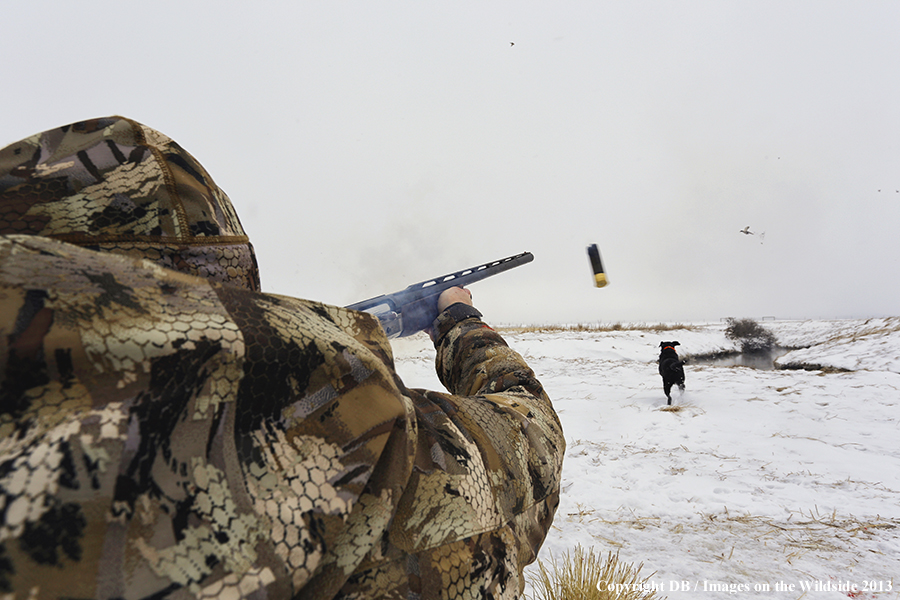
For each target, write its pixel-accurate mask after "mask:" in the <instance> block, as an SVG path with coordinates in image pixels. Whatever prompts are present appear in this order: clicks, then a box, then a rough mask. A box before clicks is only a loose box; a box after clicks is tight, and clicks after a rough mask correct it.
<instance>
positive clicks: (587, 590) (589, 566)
mask: <svg viewBox="0 0 900 600" xmlns="http://www.w3.org/2000/svg"><path fill="white" fill-rule="evenodd" d="M551 560H552V561H553V562H552V564H551V565H550V566H549V567H548V566H546V565H545V564H544V561H538V571H539V572H538V575H535V576H533V577H532V578H531V585H532V588H533V589H534V594H533V595H532V596H529V598H531V599H532V600H650V599H651V598H657V595H656V590H654V589H652V586H651V585H650V584H648V583H647V581H648V580H649V579H650V577H652V576H653V574H651V575H649V576H647V577H643V578H642V577H640V572H641V568H642V567H643V566H644V565H643V563H641V564H639V565H638V566H636V567H635V566H634V565H632V564H630V563H623V562H619V553H618V552H616V553H615V554H613V553H612V552H610V553H608V554H607V555H606V558H605V559H604V558H603V555H602V553H601V554H594V550H593V549H591V550H589V551H588V552H587V553H585V551H584V549H583V548H582V547H581V546H576V547H575V549H574V551H573V553H572V555H569V553H566V554H565V556H564V557H563V560H562V562H561V563H559V562H557V561H555V560H553V557H552V555H551Z"/></svg>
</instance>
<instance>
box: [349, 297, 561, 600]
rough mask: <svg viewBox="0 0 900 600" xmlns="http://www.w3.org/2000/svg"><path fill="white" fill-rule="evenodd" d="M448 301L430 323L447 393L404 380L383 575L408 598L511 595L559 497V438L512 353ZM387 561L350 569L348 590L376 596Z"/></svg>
mask: <svg viewBox="0 0 900 600" xmlns="http://www.w3.org/2000/svg"><path fill="white" fill-rule="evenodd" d="M450 312H451V311H445V313H442V315H441V316H439V318H438V320H437V322H436V326H435V334H436V337H437V339H438V342H437V344H436V347H437V350H438V354H437V369H438V374H439V376H440V378H441V381H442V382H443V383H444V384H445V386H446V387H447V388H448V390H449V391H451V392H454V393H453V394H441V393H437V392H433V391H426V390H407V394H408V396H409V397H410V398H411V399H412V401H413V403H414V405H415V408H416V416H417V419H416V422H417V427H418V436H417V447H416V459H415V468H414V470H413V472H412V473H411V475H410V478H409V481H408V482H407V485H406V489H405V490H404V493H403V496H402V498H401V500H400V503H399V506H398V508H397V513H396V516H395V517H394V522H393V523H392V526H391V530H390V534H389V540H390V541H391V542H392V546H393V547H394V548H395V551H396V550H399V551H400V553H399V554H400V555H401V556H404V559H403V560H404V561H405V564H404V565H403V567H404V568H405V573H404V572H403V569H401V568H399V567H395V568H394V575H393V577H394V578H397V577H402V576H403V575H405V576H406V580H407V581H408V582H410V584H413V583H415V584H416V585H415V587H413V586H412V585H410V587H409V588H407V589H409V590H410V591H411V592H413V593H415V594H417V597H423V598H517V597H519V595H520V594H521V593H522V591H523V588H524V580H523V575H522V570H523V568H524V567H525V566H526V565H527V564H528V563H530V562H532V561H533V560H534V559H535V557H536V554H537V551H538V549H539V548H540V546H541V544H542V542H543V539H544V537H545V535H546V533H547V531H548V530H549V528H550V525H551V522H552V519H553V515H554V513H555V511H556V507H557V505H558V503H559V477H560V470H561V466H562V462H561V461H562V456H563V453H564V451H565V442H564V438H563V435H562V430H561V427H560V424H559V420H558V417H557V416H556V413H555V412H554V410H553V407H552V406H551V403H550V400H549V399H548V398H547V395H546V394H545V393H544V390H543V388H542V387H541V385H540V383H539V382H538V381H537V379H536V378H535V376H534V373H533V372H532V371H531V369H530V368H528V366H527V365H526V364H525V361H524V360H523V359H522V357H521V356H519V355H518V354H517V353H516V352H514V351H513V350H511V349H510V348H509V347H508V346H507V344H506V343H505V342H504V341H503V339H502V338H501V337H500V336H499V335H498V334H497V333H496V332H495V331H493V330H492V329H490V328H489V327H488V326H487V325H485V324H484V323H483V322H482V321H481V320H480V319H478V318H463V319H462V320H460V321H459V322H457V321H456V319H454V318H453V317H452V316H451V315H450ZM395 564H396V563H395ZM392 566H393V565H392V564H391V563H385V564H382V565H381V566H380V567H378V568H373V569H372V571H371V572H369V573H366V572H365V571H363V570H362V569H361V570H360V571H359V572H358V573H357V574H356V576H355V578H351V580H350V583H352V584H358V585H359V587H353V588H352V589H353V590H354V591H357V590H359V591H362V592H363V595H364V596H365V597H374V596H379V595H380V593H382V592H385V591H387V590H386V589H384V588H380V587H378V585H377V584H376V582H377V581H378V577H379V576H380V577H381V578H382V579H386V580H389V579H391V577H387V576H386V575H385V573H391V567H392ZM413 574H415V577H412V575H413ZM373 592H374V593H373Z"/></svg>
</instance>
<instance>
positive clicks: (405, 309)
mask: <svg viewBox="0 0 900 600" xmlns="http://www.w3.org/2000/svg"><path fill="white" fill-rule="evenodd" d="M532 260H534V255H533V254H531V252H523V253H521V254H516V255H515V256H509V257H507V258H501V259H500V260H495V261H493V262H489V263H485V264H483V265H479V266H477V267H472V268H471V269H463V270H462V271H457V272H456V273H450V274H449V275H444V276H443V277H437V278H435V279H429V280H428V281H422V282H420V283H414V284H412V285H411V286H409V287H407V288H406V289H404V290H401V291H399V292H394V293H393V294H382V295H381V296H376V297H375V298H369V299H368V300H363V301H362V302H357V303H356V304H351V305H349V306H347V308H350V309H352V310H361V311H365V312H367V313H371V314H373V315H375V316H376V317H378V320H379V321H381V327H382V328H383V329H384V332H385V333H386V334H387V336H388V338H395V337H405V336H408V335H412V334H414V333H417V332H419V331H422V330H423V329H427V328H428V327H431V323H432V322H433V321H434V320H435V319H436V318H437V315H438V309H437V301H438V296H440V295H441V292H443V291H444V290H446V289H448V288H451V287H456V286H459V287H463V286H466V285H469V284H470V283H475V282H476V281H481V280H482V279H487V278H488V277H491V276H492V275H496V274H498V273H502V272H503V271H508V270H510V269H512V268H514V267H518V266H520V265H524V264H525V263H529V262H531V261H532Z"/></svg>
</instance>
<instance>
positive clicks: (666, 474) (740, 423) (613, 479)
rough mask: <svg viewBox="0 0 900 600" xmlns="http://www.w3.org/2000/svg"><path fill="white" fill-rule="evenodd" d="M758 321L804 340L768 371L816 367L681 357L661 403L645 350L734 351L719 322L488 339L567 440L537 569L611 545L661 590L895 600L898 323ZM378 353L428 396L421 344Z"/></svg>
mask: <svg viewBox="0 0 900 600" xmlns="http://www.w3.org/2000/svg"><path fill="white" fill-rule="evenodd" d="M762 324H763V325H764V326H765V327H767V328H768V329H770V330H771V331H773V332H774V333H775V334H776V335H777V337H778V338H779V342H780V343H781V345H784V346H791V347H800V346H808V348H805V349H802V350H794V351H792V352H790V353H789V354H787V355H785V356H783V357H781V358H779V360H778V363H779V364H788V363H793V364H795V365H796V364H798V363H806V364H807V365H817V366H823V367H826V370H825V371H822V370H802V369H792V370H755V369H750V368H746V367H720V366H708V365H702V364H696V363H689V364H688V366H687V367H686V372H687V375H686V383H687V389H686V391H685V392H684V394H683V395H681V396H680V395H679V394H678V392H675V393H673V397H674V399H675V402H674V403H675V405H676V406H677V408H678V410H676V411H668V410H663V409H664V408H665V404H666V401H665V396H664V395H663V393H662V386H661V379H660V377H659V375H658V374H657V371H656V368H657V367H656V356H657V352H658V345H659V342H660V341H662V340H678V341H679V342H681V346H679V351H680V353H681V354H682V355H683V356H686V355H692V356H697V355H702V354H709V353H714V352H720V351H723V350H732V349H734V343H733V342H731V341H729V340H728V339H727V338H726V337H725V334H724V326H723V325H722V324H720V323H716V324H704V325H692V326H690V327H689V328H688V329H689V330H687V329H682V330H675V331H660V332H653V331H613V332H574V331H572V332H564V331H549V332H522V333H514V332H505V333H504V337H505V338H506V339H507V341H508V342H509V344H510V346H512V347H513V348H514V349H516V350H517V351H518V352H519V353H521V354H522V355H523V356H525V358H526V359H527V360H528V363H529V364H530V365H531V366H532V368H534V370H535V372H536V373H537V375H538V377H539V378H540V380H541V381H542V383H543V384H544V386H545V387H546V389H547V391H548V393H549V395H550V397H551V398H552V400H553V402H554V405H555V407H556V409H557V411H558V412H559V415H560V418H561V420H562V423H563V428H564V431H565V433H566V440H567V443H568V448H567V451H566V458H565V462H564V468H563V492H562V499H561V503H560V507H559V510H558V512H557V516H556V519H555V521H554V526H553V529H552V530H551V532H550V534H549V536H548V538H547V541H546V543H545V544H544V547H543V549H542V551H541V556H540V558H541V559H542V560H545V561H546V560H549V559H550V557H551V553H552V555H553V556H556V557H560V556H561V555H562V554H564V553H565V552H567V551H570V550H571V549H572V548H573V547H574V546H575V545H576V544H581V545H582V546H583V547H585V548H593V549H594V550H595V552H597V551H599V552H604V553H605V552H607V551H613V552H615V551H618V552H619V558H620V560H622V561H626V562H630V563H635V564H637V563H643V565H644V567H643V570H642V574H643V575H644V576H650V575H651V574H652V577H651V578H650V579H649V581H648V585H652V586H655V589H658V590H659V591H660V596H668V597H670V598H680V597H695V596H696V597H710V598H714V597H758V598H799V597H801V596H803V597H805V598H846V597H848V596H850V597H856V598H876V597H877V598H895V597H900V577H898V575H900V442H898V438H900V358H898V357H900V319H898V318H892V319H871V320H866V321H863V320H859V321H780V322H766V323H762ZM394 349H395V353H396V361H397V368H398V371H399V372H400V374H401V376H402V377H403V379H404V381H405V382H406V383H407V385H410V386H412V387H426V388H431V389H441V387H440V384H439V383H438V382H437V379H436V377H435V376H434V371H433V357H434V352H433V350H432V349H431V348H430V343H429V342H428V340H427V338H425V337H424V336H421V337H415V338H411V339H403V340H395V344H394ZM841 369H844V370H846V371H843V370H841ZM894 578H897V580H896V581H895V579H894ZM676 582H677V583H676ZM853 586H855V589H854V588H853ZM682 587H687V588H689V589H690V591H682ZM808 588H810V589H809V591H807V589H808ZM723 590H724V591H723ZM732 594H733V595H732ZM804 594H805V595H804Z"/></svg>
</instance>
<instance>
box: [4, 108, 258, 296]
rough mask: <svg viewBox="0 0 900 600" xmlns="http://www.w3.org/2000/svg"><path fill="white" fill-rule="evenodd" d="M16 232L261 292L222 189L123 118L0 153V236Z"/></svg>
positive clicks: (190, 160) (161, 139)
mask: <svg viewBox="0 0 900 600" xmlns="http://www.w3.org/2000/svg"><path fill="white" fill-rule="evenodd" d="M16 233H19V234H31V235H39V236H44V237H51V238H56V239H58V240H62V241H65V242H69V243H73V244H78V245H79V246H85V247H87V248H91V249H94V250H101V251H108V252H118V253H121V254H127V255H130V256H136V257H140V258H147V259H150V260H152V261H154V262H156V263H158V264H160V265H162V266H164V267H166V268H169V269H174V270H176V271H181V272H183V273H188V274H191V275H196V276H200V277H204V278H206V279H210V280H213V281H219V282H223V283H229V284H231V285H237V286H241V287H244V288H247V289H250V290H259V289H260V284H259V270H258V268H257V265H256V257H255V255H254V253H253V246H252V245H251V244H250V240H249V239H248V237H247V235H246V234H245V233H244V229H243V227H242V226H241V223H240V221H239V220H238V217H237V214H236V213H235V211H234V207H232V205H231V201H230V200H229V199H228V196H227V195H225V192H223V191H222V190H221V189H219V187H218V186H217V185H216V184H215V183H214V182H213V180H212V178H211V177H210V176H209V174H208V173H207V172H206V170H205V169H204V168H203V167H202V166H201V165H200V163H198V162H197V161H196V160H195V159H194V157H193V156H191V155H190V154H189V153H188V152H186V151H185V150H184V149H183V148H182V147H181V146H179V145H178V144H177V143H175V142H174V141H173V140H172V139H170V138H169V137H167V136H165V135H163V134H162V133H160V132H158V131H155V130H153V129H150V128H149V127H146V126H144V125H141V124H140V123H137V122H135V121H132V120H130V119H125V118H123V117H108V118H102V119H93V120H90V121H82V122H79V123H73V124H71V125H66V126H65V127H59V128H57V129H52V130H50V131H46V132H44V133H39V134H37V135H34V136H31V137H29V138H26V139H24V140H22V141H19V142H16V143H14V144H10V145H9V146H7V147H5V148H3V149H2V150H0V234H16Z"/></svg>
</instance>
